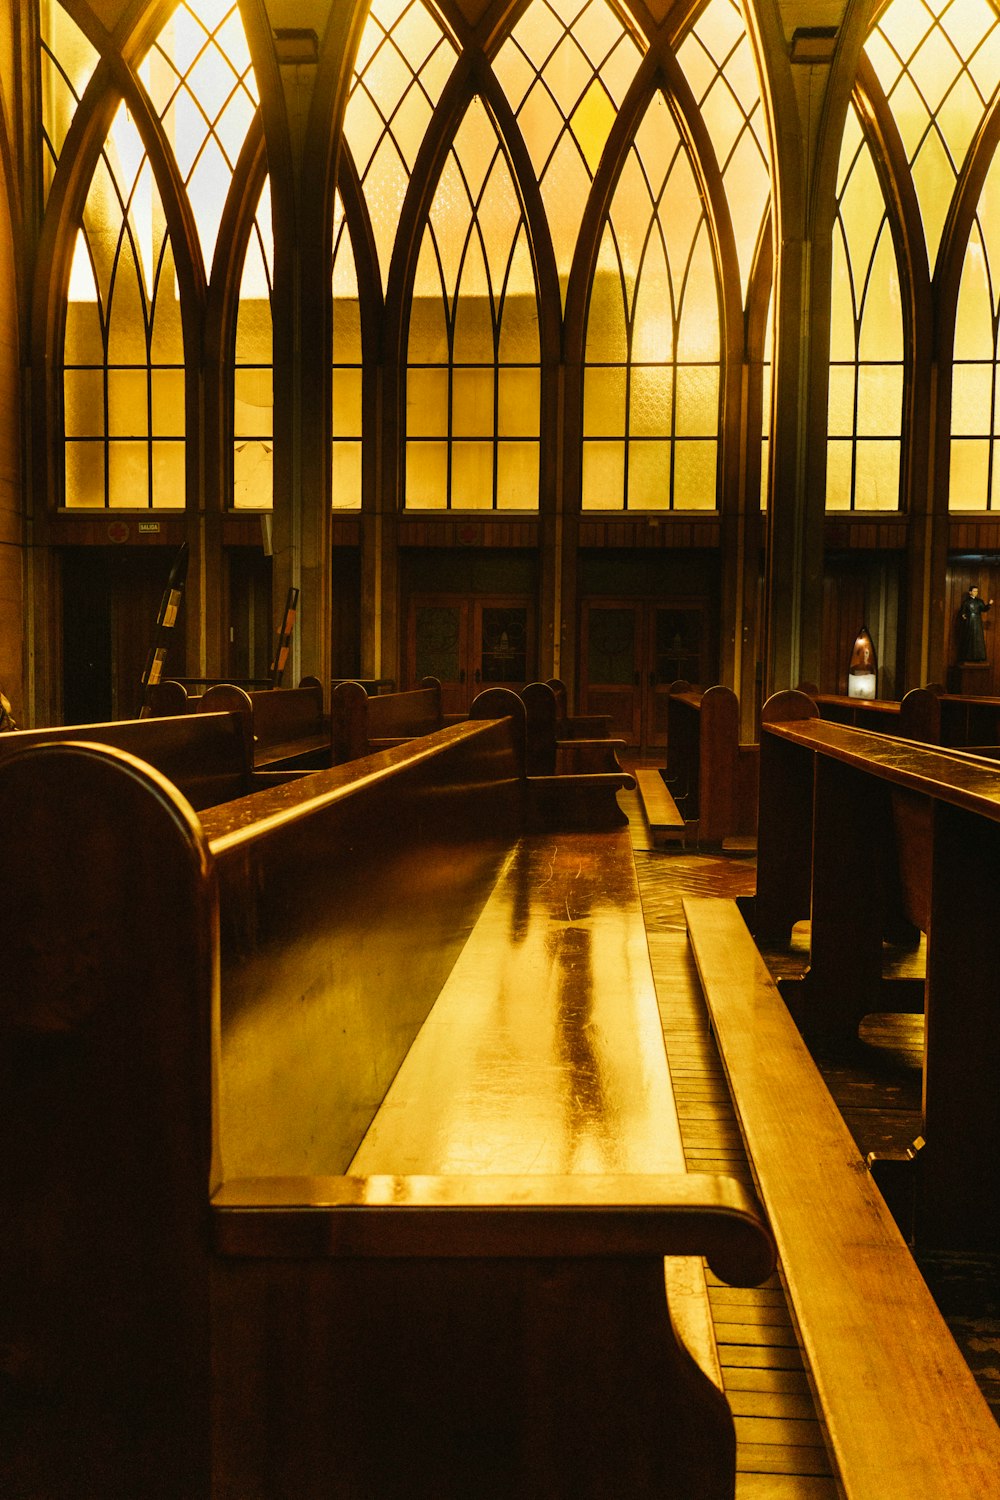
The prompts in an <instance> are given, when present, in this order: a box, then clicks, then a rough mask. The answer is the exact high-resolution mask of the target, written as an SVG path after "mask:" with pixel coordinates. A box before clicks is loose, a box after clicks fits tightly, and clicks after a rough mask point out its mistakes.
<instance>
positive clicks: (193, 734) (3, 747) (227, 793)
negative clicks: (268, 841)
mask: <svg viewBox="0 0 1000 1500" xmlns="http://www.w3.org/2000/svg"><path fill="white" fill-rule="evenodd" d="M67 740H86V741H88V742H89V743H91V744H97V745H114V746H116V747H117V748H118V749H119V750H127V751H128V752H129V753H130V754H131V755H137V756H139V758H140V759H141V760H144V761H146V762H148V764H149V765H151V766H155V767H156V769H157V770H158V771H160V772H161V773H162V774H163V775H164V776H166V777H167V778H168V779H169V780H170V781H171V782H173V784H174V785H175V786H176V787H177V788H178V789H179V790H180V791H181V792H183V794H184V796H185V797H186V798H187V800H188V801H189V802H190V803H191V805H192V807H194V808H195V810H196V811H197V810H200V809H202V808H206V807H214V806H216V804H217V803H220V802H231V801H232V800H233V799H234V798H235V797H243V796H246V795H247V793H249V792H257V791H261V790H264V789H265V788H267V787H271V786H274V785H276V784H277V783H279V782H283V781H286V780H288V779H290V778H291V777H292V776H293V775H298V774H299V773H293V772H279V771H257V770H255V769H254V767H253V751H252V746H251V741H250V727H249V720H248V718H247V716H246V715H245V714H244V713H241V712H237V711H234V710H229V711H227V712H218V713H192V714H184V715H172V716H171V717H169V718H162V719H161V718H152V719H119V720H115V721H113V722H111V723H108V724H68V725H59V726H56V727H54V728H47V729H20V730H17V731H16V732H15V733H12V734H9V735H4V736H3V738H2V739H0V760H2V759H3V758H5V757H6V756H8V755H12V754H14V752H15V751H19V750H26V749H29V748H32V747H38V746H42V745H55V744H63V743H65V742H66V741H67Z"/></svg>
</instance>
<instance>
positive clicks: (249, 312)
mask: <svg viewBox="0 0 1000 1500" xmlns="http://www.w3.org/2000/svg"><path fill="white" fill-rule="evenodd" d="M334 337H336V334H335V335H334ZM271 357H272V328H271V304H270V302H268V301H266V300H264V299H257V298H253V299H250V298H245V297H241V298H240V307H239V312H238V314H237V319H236V362H237V364H270V362H271Z"/></svg>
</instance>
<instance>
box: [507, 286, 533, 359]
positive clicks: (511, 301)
mask: <svg viewBox="0 0 1000 1500" xmlns="http://www.w3.org/2000/svg"><path fill="white" fill-rule="evenodd" d="M539 352H540V351H539V347H538V301H537V299H536V298H535V296H534V293H533V292H531V293H528V294H526V295H523V296H522V295H517V296H507V297H505V298H504V303H503V309H502V312H501V321H500V343H499V350H498V358H499V359H500V360H501V362H502V363H504V364H522V363H525V362H527V361H529V360H537V359H538V358H539Z"/></svg>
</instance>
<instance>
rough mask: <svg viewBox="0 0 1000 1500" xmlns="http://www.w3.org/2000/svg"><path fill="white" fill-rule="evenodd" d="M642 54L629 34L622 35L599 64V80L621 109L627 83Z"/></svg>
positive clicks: (632, 75)
mask: <svg viewBox="0 0 1000 1500" xmlns="http://www.w3.org/2000/svg"><path fill="white" fill-rule="evenodd" d="M641 57H642V54H641V53H640V51H639V48H638V47H637V45H636V43H635V42H634V41H633V39H632V37H630V36H623V37H622V39H621V41H620V42H619V43H618V45H617V46H616V47H615V48H614V50H613V51H612V52H611V53H610V54H609V55H608V57H607V58H606V59H605V61H604V62H603V64H602V65H601V82H602V83H603V85H604V87H605V88H606V89H607V91H608V93H609V94H610V95H611V97H612V99H613V100H614V102H615V107H616V109H621V107H622V104H623V103H624V102H625V95H626V94H627V93H628V91H629V85H630V84H631V82H632V79H633V78H634V77H635V74H636V69H637V68H638V66H639V63H640V61H641Z"/></svg>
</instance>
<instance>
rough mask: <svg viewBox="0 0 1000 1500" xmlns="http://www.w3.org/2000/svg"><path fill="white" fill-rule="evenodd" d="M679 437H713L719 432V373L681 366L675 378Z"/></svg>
mask: <svg viewBox="0 0 1000 1500" xmlns="http://www.w3.org/2000/svg"><path fill="white" fill-rule="evenodd" d="M676 381H677V417H676V423H677V425H676V432H677V436H678V437H709V436H711V437H714V436H715V435H716V434H717V432H718V430H719V370H718V366H713V365H693V366H687V365H685V366H681V367H680V368H679V369H678V371H677V375H676Z"/></svg>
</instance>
